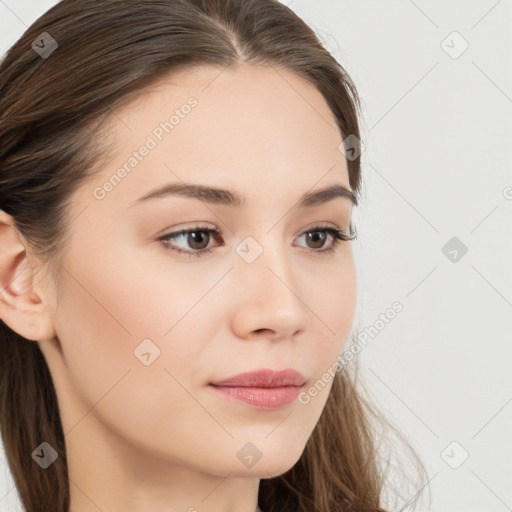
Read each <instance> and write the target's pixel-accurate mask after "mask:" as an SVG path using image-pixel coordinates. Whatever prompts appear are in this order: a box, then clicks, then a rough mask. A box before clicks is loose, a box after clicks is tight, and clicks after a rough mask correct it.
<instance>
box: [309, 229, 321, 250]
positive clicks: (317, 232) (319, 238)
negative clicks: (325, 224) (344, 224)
mask: <svg viewBox="0 0 512 512" xmlns="http://www.w3.org/2000/svg"><path fill="white" fill-rule="evenodd" d="M315 235H317V236H315ZM309 236H310V237H311V238H313V242H317V241H318V240H320V245H319V246H318V247H322V245H323V242H324V237H325V233H323V232H322V231H312V232H311V233H309Z"/></svg>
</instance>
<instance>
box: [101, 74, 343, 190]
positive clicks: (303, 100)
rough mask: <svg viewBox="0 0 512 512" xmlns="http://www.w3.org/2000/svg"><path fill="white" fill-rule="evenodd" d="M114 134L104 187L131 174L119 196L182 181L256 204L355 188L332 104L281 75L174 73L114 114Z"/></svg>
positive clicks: (295, 79)
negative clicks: (267, 198) (281, 195)
mask: <svg viewBox="0 0 512 512" xmlns="http://www.w3.org/2000/svg"><path fill="white" fill-rule="evenodd" d="M109 130H110V135H111V136H112V140H113V148H114V156H113V158H112V161H111V162H110V163H109V164H108V165H107V166H105V167H104V168H102V169H101V170H100V173H99V176H98V180H97V181H98V183H100V184H101V183H103V182H104V180H106V179H109V177H110V176H112V175H113V174H115V173H116V172H117V171H118V170H119V169H120V168H121V167H124V169H125V171H127V172H123V173H121V174H123V175H124V177H123V179H122V181H123V183H120V185H121V186H120V187H117V186H116V187H115V188H116V190H115V194H112V195H118V196H119V197H121V195H124V196H126V199H130V200H133V199H134V197H135V196H137V197H138V196H140V195H142V192H144V191H145V190H149V189H150V188H153V187H154V185H156V184H159V183H164V182H169V181H172V182H177V181H178V182H179V180H180V179H182V180H183V181H192V182H197V183H200V182H203V183H208V184H212V185H216V186H219V187H220V186H226V187H227V186H229V188H235V189H238V190H240V191H241V193H243V194H244V195H245V196H248V197H250V196H251V194H252V193H257V192H258V191H261V192H262V193H263V192H265V191H266V192H272V190H276V187H277V188H279V189H282V190H286V189H290V188H292V189H293V188H300V189H301V191H305V190H308V189H311V188H313V187H314V186H315V183H317V182H319V181H320V180H322V179H325V180H326V182H325V183H319V185H326V184H331V183H333V182H334V181H336V182H337V183H342V184H345V185H346V186H347V188H348V187H349V180H348V168H347V164H346V159H345V157H344V155H343V153H342V152H341V151H340V149H339V146H340V143H341V141H342V137H341V134H340V132H339V129H338V127H337V124H336V121H335V118H334V116H333V114H332V112H331V111H330V109H329V107H328V105H327V102H326V101H325V99H324V98H323V96H322V95H321V93H320V92H319V91H318V90H317V89H316V88H315V87H314V86H313V85H312V84H310V83H309V82H307V81H306V80H304V79H302V78H301V77H299V76H297V75H296V74H294V73H292V72H290V71H287V70H285V69H282V68H277V67H273V66H254V65H250V66H249V65H244V66H241V67H238V68H235V69H230V68H227V69H223V68H217V67H215V68H213V67H195V68H189V69H184V70H181V71H179V72H174V73H172V74H169V75H168V76H167V77H166V78H164V79H162V80H160V81H159V82H157V83H155V84H153V85H151V86H150V87H149V88H147V89H146V90H145V91H144V92H143V93H142V94H141V95H140V96H139V97H138V98H137V99H136V100H135V101H133V102H131V103H130V104H128V105H127V106H125V107H124V108H122V109H120V110H118V111H116V112H115V115H114V116H112V120H111V125H110V127H109ZM144 147H146V148H149V149H145V150H144ZM135 153H137V154H135ZM141 153H144V155H142V156H141ZM127 164H128V165H127ZM102 180H103V181H102ZM96 185H97V183H96ZM302 189H303V190H302ZM251 191H252V192H251Z"/></svg>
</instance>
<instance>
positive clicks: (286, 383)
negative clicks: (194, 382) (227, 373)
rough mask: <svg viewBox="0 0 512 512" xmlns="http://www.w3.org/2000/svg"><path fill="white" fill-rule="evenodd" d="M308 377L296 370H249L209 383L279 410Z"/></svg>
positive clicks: (237, 397) (243, 399)
mask: <svg viewBox="0 0 512 512" xmlns="http://www.w3.org/2000/svg"><path fill="white" fill-rule="evenodd" d="M305 382H306V379H305V378H304V376H303V375H301V374H300V373H299V372H297V371H295V370H291V369H288V370H281V371H273V370H268V369H263V370H259V371H256V372H246V373H241V374H238V375H235V376H233V377H230V378H228V379H223V380H220V381H216V382H212V383H210V387H211V388H212V389H214V390H215V391H216V392H219V393H222V394H223V395H224V396H227V397H228V398H232V399H235V400H238V401H241V402H245V403H246V404H249V405H252V406H254V407H258V408H260V409H276V408H278V407H282V406H284V405H287V404H289V403H291V402H293V401H294V400H295V399H296V398H297V395H298V394H299V393H300V389H301V387H302V386H303V385H304V384H305Z"/></svg>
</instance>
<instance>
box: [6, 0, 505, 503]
mask: <svg viewBox="0 0 512 512" xmlns="http://www.w3.org/2000/svg"><path fill="white" fill-rule="evenodd" d="M55 3H56V2H54V1H48V0H46V1H42V0H37V1H27V0H0V54H2V55H3V53H4V52H5V51H6V50H7V49H8V47H9V46H10V45H11V44H13V43H14V41H15V40H16V39H17V38H19V37H20V35H21V34H22V33H23V31H25V29H26V28H27V27H28V26H29V25H30V24H31V23H32V22H33V21H35V19H36V18H37V17H39V16H40V15H41V14H42V13H43V12H45V10H47V9H48V8H49V7H50V6H52V5H54V4H55ZM283 3H287V4H289V5H290V7H291V8H292V9H293V10H294V11H295V12H296V13H297V14H298V15H299V16H301V17H302V18H303V19H304V20H305V21H306V22H307V23H308V24H310V25H311V26H312V27H313V28H314V29H315V31H316V32H317V34H318V35H319V36H320V38H321V39H322V40H323V42H324V44H325V45H326V46H327V47H328V48H329V50H331V52H332V53H333V54H334V55H335V57H336V58H337V59H338V60H339V61H340V62H341V64H342V65H343V66H344V67H345V68H346V69H347V71H348V72H349V74H350V75H351V77H352V78H353V79H354V81H355V83H356V86H357V87H358V90H359V92H360V94H361V96H362V99H363V103H364V109H365V112H364V120H363V126H362V130H363V141H364V147H365V148H366V150H365V152H364V153H363V175H364V189H363V204H362V205H361V206H360V207H359V208H358V210H357V212H356V219H357V221H356V226H357V231H358V235H359V238H358V240H357V241H356V242H353V244H354V249H355V251H356V258H357V265H358V280H359V294H360V296H359V302H360V307H359V311H358V316H357V327H358V328H359V329H360V330H362V329H364V328H365V327H369V326H374V327H375V326H376V325H380V324H377V323H376V321H377V319H378V318H379V315H380V314H381V313H385V312H386V311H387V310H388V309H389V308H390V307H391V304H393V302H395V301H399V302H400V303H401V304H402V305H403V308H404V309H403V311H402V312H401V313H399V314H398V315H397V316H396V318H395V319H394V320H392V321H391V322H389V323H388V324H387V325H385V327H384V328H380V329H378V333H377V335H372V337H371V338H370V341H369V343H368V345H367V346H366V348H365V349H364V350H363V351H362V352H361V353H360V354H359V356H358V357H359V358H360V364H361V366H362V367H363V372H362V374H363V377H364V379H365V380H366V381H367V382H368V386H369V387H370V389H371V390H372V392H373V393H374V395H375V397H376V400H377V401H378V402H379V403H380V406H381V407H382V408H383V409H384V410H386V411H388V414H389V415H390V416H391V417H392V419H395V421H396V422H397V423H398V424H399V425H400V427H401V429H402V431H403V432H404V433H405V434H406V435H407V437H408V438H409V439H410V440H411V442H412V443H413V444H414V445H415V447H416V448H417V449H418V451H419V453H420V455H421V456H422V458H423V460H424V461H425V463H426V466H427V469H428V471H429V478H430V488H431V494H432V505H431V507H430V508H428V510H433V511H436V512H456V511H461V512H462V511H464V512H477V511H478V512H481V511H484V510H485V511H486V512H504V511H507V510H512V487H511V485H510V482H511V481H512V446H511V442H510V440H509V439H510V435H511V434H512V428H511V427H512V372H511V371H510V363H511V361H512V348H511V345H512V242H511V235H512V200H511V199H512V188H509V189H507V187H512V151H511V146H512V30H511V28H512V26H511V23H512V2H511V1H510V0H509V1H507V0H501V1H496V0H481V1H476V0H472V1H462V0H459V1H451V2H446V1H442V0H429V1H427V0H415V1H413V0H388V1H386V2H382V1H380V0H359V1H357V2H356V1H349V0H315V1H312V0H293V1H291V2H290V0H286V1H283ZM454 31H456V32H458V33H459V34H460V36H457V35H453V34H452V32H454ZM447 38H448V39H447ZM461 38H463V39H464V40H465V41H467V43H468V44H469V47H468V48H467V50H466V51H464V52H463V53H462V54H461V55H460V56H458V57H457V58H452V56H450V55H449V53H448V52H451V53H452V55H455V53H454V52H458V51H459V49H461V48H462V46H461V45H462V44H463V40H462V39H461ZM445 40H446V41H445ZM443 41H445V42H444V43H443ZM450 47H451V48H450ZM507 190H508V191H509V193H508V195H507V193H506V191H507ZM507 197H508V198H509V199H507ZM452 237H457V238H458V239H459V240H460V241H461V242H462V243H463V244H464V245H465V246H466V247H467V249H468V252H467V253H466V254H465V255H464V256H462V257H460V252H459V259H458V261H457V262H453V261H451V260H450V259H449V258H448V257H447V256H445V254H444V253H443V252H442V248H443V246H444V245H445V244H446V243H447V242H448V241H449V240H450V239H451V238H452ZM453 441H456V443H458V444H456V445H452V446H450V447H449V449H448V450H447V452H444V450H445V448H446V447H447V446H449V445H450V443H452V442H453ZM463 450H464V451H465V452H467V453H468V455H469V456H468V458H467V460H465V462H464V463H463V464H462V465H460V466H459V467H458V468H457V469H453V468H452V467H450V465H449V463H450V464H451V465H452V466H456V465H457V463H458V461H460V457H461V456H462V455H463V454H464V453H465V452H464V451H463ZM442 453H445V455H444V457H443V456H442ZM27 456H30V455H29V454H27ZM448 462H449V463H448ZM0 509H1V510H2V511H3V510H5V511H8V512H11V511H17V510H19V505H18V498H17V496H16V490H15V489H13V483H12V480H11V478H10V473H9V470H8V468H7V466H6V464H5V462H4V460H3V459H0ZM425 510H427V508H425Z"/></svg>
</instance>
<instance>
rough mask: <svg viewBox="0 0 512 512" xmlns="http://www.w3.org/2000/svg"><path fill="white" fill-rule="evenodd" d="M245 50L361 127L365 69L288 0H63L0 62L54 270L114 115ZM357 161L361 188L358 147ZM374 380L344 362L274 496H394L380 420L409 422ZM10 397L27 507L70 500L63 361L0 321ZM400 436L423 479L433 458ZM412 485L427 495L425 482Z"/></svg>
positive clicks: (284, 505) (270, 486) (24, 186)
mask: <svg viewBox="0 0 512 512" xmlns="http://www.w3.org/2000/svg"><path fill="white" fill-rule="evenodd" d="M43 33H47V34H49V36H51V38H53V39H54V40H55V41H56V44H57V45H58V47H56V48H55V47H53V48H54V51H53V53H50V54H48V55H46V56H44V57H43V56H42V55H40V54H39V52H37V51H36V50H35V48H34V47H33V46H32V44H33V43H34V41H37V40H38V39H40V38H44V40H45V41H46V44H47V46H46V48H47V49H48V50H49V49H51V48H52V46H51V45H50V42H51V40H50V39H48V36H46V35H44V36H41V34H43ZM48 45H50V46H48ZM40 47H44V44H43V43H41V44H40ZM240 63H249V64H251V63H254V64H263V65H272V66H277V67H279V66H280V67H282V68H285V69H287V70H291V71H292V72H294V73H296V74H298V75H300V76H301V77H303V78H304V79H306V80H308V81H309V82H310V83H311V84H313V85H314V86H315V87H316V88H317V89H318V90H319V91H320V92H321V93H322V95H323V97H324V98H325V100H326V101H327V103H328V105H329V107H330V109H331V110H332V112H333V114H334V117H335V119H336V123H337V128H338V129H339V130H340V133H341V134H342V136H343V137H347V136H348V135H353V136H354V137H353V140H354V141H355V142H356V143H357V142H358V141H359V140H360V138H361V136H360V132H359V124H358V123H359V117H360V111H361V105H360V99H359V97H358V93H357V90H356V88H355V86H354V84H353V82H352V81H351V79H350V77H349V76H348V74H347V73H346V71H345V69H344V68H343V67H342V66H341V65H340V64H339V63H338V62H337V61H336V60H335V59H334V58H333V57H332V56H331V54H330V53H329V52H328V51H327V50H326V49H325V48H324V46H323V45H322V44H321V43H320V42H319V40H318V38H317V37H316V35H315V33H314V32H313V31H312V29H311V28H310V27H308V26H307V25H306V24H305V23H304V22H303V21H302V20H301V19H300V18H299V17H298V16H297V15H296V14H295V13H294V12H293V11H292V10H290V9H289V8H288V7H286V6H284V5H282V4H281V3H279V2H278V1H277V0H110V1H104V0H63V1H61V2H60V3H58V4H57V5H56V6H54V7H53V8H52V9H50V10H49V11H48V12H46V13H45V14H44V15H43V16H42V17H40V18H39V19H38V20H37V21H36V22H35V23H34V24H33V25H32V26H30V27H29V28H28V29H27V31H26V32H25V33H24V34H23V36H22V37H21V38H20V39H19V40H18V41H17V42H16V43H15V44H14V45H13V46H12V47H11V48H10V50H9V51H8V52H7V54H6V56H5V58H4V59H3V61H2V62H1V63H0V208H1V209H2V210H4V211H5V212H6V213H7V214H9V215H11V216H12V217H13V219H14V221H15V225H16V227H17V229H18V230H19V232H20V233H21V234H22V235H23V237H24V238H26V240H27V242H28V243H29V245H30V247H31V248H32V249H33V251H34V253H35V254H37V255H38V256H39V257H40V258H41V261H43V262H45V263H46V264H47V265H48V268H49V269H50V270H51V273H52V275H53V277H54V279H55V280H56V282H58V280H59V275H60V273H59V270H60V265H59V256H60V254H62V248H63V246H64V244H65V242H66V237H67V236H69V233H70V227H71V226H72V220H71V219H70V218H69V215H68V211H69V210H68V206H69V205H68V202H67V199H68V198H69V197H70V195H71V194H72V192H73V191H74V190H76V189H77V188H78V187H79V186H80V184H81V183H82V182H83V181H84V180H85V179H86V178H87V177H88V175H90V174H91V173H92V170H93V169H94V168H95V166H98V165H99V164H100V163H101V159H102V157H103V156H105V155H107V154H108V151H109V150H110V149H111V148H109V146H108V145H107V143H106V141H107V140H108V132H107V130H105V129H104V127H105V124H104V122H105V121H107V120H108V119H112V115H114V112H115V110H116V108H119V107H121V106H122V105H125V104H127V103H128V102H129V101H131V100H133V99H135V98H137V97H138V96H139V95H140V94H141V93H142V92H143V90H144V89H145V88H147V87H150V86H151V85H152V84H155V83H156V82H157V81H158V80H159V79H162V78H164V77H165V75H168V74H169V73H170V72H177V71H179V70H180V69H183V68H185V67H192V66H195V65H210V66H217V67H219V69H222V68H223V67H228V66H230V67H234V66H237V65H239V64H240ZM347 163H348V170H349V181H350V186H351V188H352V190H353V191H354V192H355V194H356V197H357V194H358V193H359V192H360V188H361V172H360V158H359V157H358V158H355V159H350V160H348V161H347ZM363 391H364V389H363V388H362V387H361V382H360V381H359V380H358V378H357V364H351V365H349V366H347V367H346V368H344V369H343V370H342V371H338V372H337V373H335V374H334V382H333V385H332V389H331V391H330V394H329V397H328V400H327V403H326V406H325V409H324V410H323V412H322V415H321V417H320V420H319V422H318V424H317V425H316V427H315V429H314V431H313V433H312V435H311V437H310V438H309V440H308V442H307V444H306V448H305V450H304V452H303V454H302V456H301V457H300V459H299V461H298V462H297V463H296V464H295V465H294V466H293V467H292V468H291V469H290V470H289V471H287V472H286V473H284V474H283V475H280V476H277V477H270V478H264V479H262V480H261V483H260V490H259V506H260V507H261V508H262V509H263V510H265V511H268V512H278V511H279V512H292V511H293V512H296V511H301V512H302V511H304V512H305V511H307V512H341V511H348V510H351V511H354V512H355V511H358V512H378V511H383V510H384V508H382V507H383V506H384V505H383V504H382V493H383V489H384V487H385V484H386V475H387V470H384V467H383V465H382V462H383V456H382V453H381V451H380V450H379V447H378V445H377V427H378V426H383V425H387V426H390V427H392V428H391V430H393V431H394V432H395V433H397V434H398V435H399V436H401V434H400V432H399V431H398V429H396V428H395V427H393V426H392V423H391V422H389V421H388V420H387V419H386V418H385V417H384V416H383V415H382V414H381V413H379V412H378V409H377V408H375V407H374V406H373V405H371V401H370V399H369V397H365V396H364V393H363ZM0 403H1V415H0V427H1V434H2V438H3V442H4V446H5V451H6V456H7V460H8V463H9V468H10V471H11V473H12V475H13V478H14V482H15V484H16V488H17V491H18V493H19V496H20V498H21V501H22V503H23V505H24V507H25V510H26V511H27V512H68V508H69V499H70V492H69V481H68V471H67V462H66V446H65V437H64V433H63V429H62V424H61V420H60V413H59V406H58V402H57V397H56V393H55V389H54V386H53V381H52V377H51V374H50V372H49V370H48V367H47V365H46V361H45V359H44V357H43V355H42V353H41V351H40V349H39V346H38V344H37V343H34V342H30V341H29V340H26V339H25V338H23V337H21V336H20V335H18V334H17V333H16V332H14V331H12V330H11V329H9V328H8V327H7V326H6V325H5V323H3V322H1V321H0ZM388 430H389V429H388ZM391 430H390V431H391ZM43 440H44V441H46V442H48V443H49V444H50V445H51V446H52V447H53V448H54V449H55V450H56V451H57V453H58V455H59V457H58V458H57V460H56V461H55V462H54V463H53V464H52V465H51V466H50V467H49V468H47V469H46V470H44V471H41V468H40V467H39V466H38V465H37V464H34V461H33V460H32V458H31V457H30V454H31V453H32V452H33V450H34V449H35V448H36V447H37V446H38V445H39V444H40V443H41V442H42V441H43ZM402 441H403V442H404V445H403V446H405V447H406V448H407V449H408V450H410V452H411V454H412V456H413V460H414V461H415V466H416V469H417V472H418V474H419V475H420V478H419V480H418V482H420V483H424V480H425V470H424V467H423V466H422V464H421V460H420V459H419V457H418V456H417V455H416V454H415V452H414V450H413V449H412V448H411V445H410V444H409V443H408V442H407V441H406V440H405V438H403V437H402ZM404 478H405V472H404ZM416 490H419V488H416ZM406 498H410V500H409V505H410V504H411V503H415V500H416V497H415V496H411V495H409V496H406Z"/></svg>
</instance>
